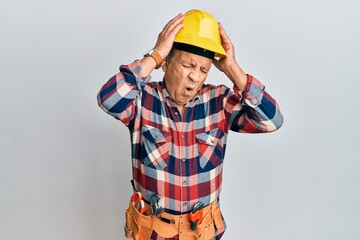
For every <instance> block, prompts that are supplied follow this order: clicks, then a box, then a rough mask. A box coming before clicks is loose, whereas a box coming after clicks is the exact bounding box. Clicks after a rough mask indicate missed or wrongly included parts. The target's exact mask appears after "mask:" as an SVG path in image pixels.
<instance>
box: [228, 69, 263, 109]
mask: <svg viewBox="0 0 360 240" xmlns="http://www.w3.org/2000/svg"><path fill="white" fill-rule="evenodd" d="M264 90H265V86H264V84H262V83H261V82H260V81H259V80H257V79H256V78H255V77H254V76H252V75H249V74H247V83H246V87H245V90H244V91H241V90H239V89H238V88H237V87H236V86H234V91H235V92H236V93H238V94H239V95H240V96H242V99H241V103H244V101H245V103H248V104H249V105H257V104H258V103H259V100H261V97H262V94H263V92H264Z"/></svg>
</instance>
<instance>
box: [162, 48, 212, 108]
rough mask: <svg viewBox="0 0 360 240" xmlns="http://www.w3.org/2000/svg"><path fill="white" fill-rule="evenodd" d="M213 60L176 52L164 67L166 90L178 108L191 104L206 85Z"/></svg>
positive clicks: (179, 51)
mask: <svg viewBox="0 0 360 240" xmlns="http://www.w3.org/2000/svg"><path fill="white" fill-rule="evenodd" d="M211 63H212V60H211V59H209V58H206V57H203V56H199V55H196V54H192V53H189V52H185V51H181V50H174V56H173V58H172V59H171V60H170V61H167V62H166V63H165V64H164V65H163V70H164V72H165V76H164V78H165V84H166V89H167V91H168V92H169V94H170V96H171V97H172V99H173V100H174V101H175V103H176V105H177V106H183V105H185V104H186V103H187V102H189V101H190V100H191V99H192V98H193V97H194V96H195V95H196V93H197V92H198V91H199V89H200V88H201V87H202V85H203V84H204V82H205V80H206V78H207V76H208V73H209V70H210V67H211Z"/></svg>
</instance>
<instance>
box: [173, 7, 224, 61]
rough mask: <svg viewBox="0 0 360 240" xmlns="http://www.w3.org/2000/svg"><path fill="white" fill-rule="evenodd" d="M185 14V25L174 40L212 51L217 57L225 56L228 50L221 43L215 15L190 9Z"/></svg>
mask: <svg viewBox="0 0 360 240" xmlns="http://www.w3.org/2000/svg"><path fill="white" fill-rule="evenodd" d="M184 15H185V18H184V20H183V23H184V24H185V26H184V27H183V28H182V29H181V30H180V31H179V32H178V34H177V35H176V37H175V39H174V42H179V43H185V44H189V45H193V46H196V47H199V48H203V49H205V50H209V51H212V52H214V53H215V56H216V57H225V56H226V52H225V50H224V48H223V47H222V45H221V39H220V33H219V26H218V22H217V21H216V19H215V18H214V16H213V15H211V14H210V13H208V12H205V11H202V10H190V11H188V12H186V13H185V14H184Z"/></svg>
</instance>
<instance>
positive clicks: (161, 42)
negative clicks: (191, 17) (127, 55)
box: [141, 13, 185, 77]
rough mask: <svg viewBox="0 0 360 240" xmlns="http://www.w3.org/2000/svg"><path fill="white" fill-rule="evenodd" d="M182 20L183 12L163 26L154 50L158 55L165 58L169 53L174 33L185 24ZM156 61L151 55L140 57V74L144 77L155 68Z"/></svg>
mask: <svg viewBox="0 0 360 240" xmlns="http://www.w3.org/2000/svg"><path fill="white" fill-rule="evenodd" d="M182 20H184V14H182V13H179V14H178V15H177V16H176V17H174V18H173V19H171V20H170V21H169V22H168V23H167V24H166V25H165V27H164V28H163V30H162V31H161V32H160V33H159V35H158V38H157V41H156V44H155V50H156V51H157V52H158V53H159V54H160V56H161V57H162V58H163V59H165V58H166V56H167V55H168V54H169V52H170V50H171V48H172V45H173V43H174V39H175V36H176V34H177V33H178V32H179V31H180V29H181V28H183V27H184V26H185V25H184V23H182ZM155 67H156V62H155V60H154V59H152V58H151V57H145V58H143V59H141V68H142V75H143V76H144V77H146V76H148V75H150V73H151V72H152V71H153V70H154V69H155Z"/></svg>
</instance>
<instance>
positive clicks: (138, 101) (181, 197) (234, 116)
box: [98, 61, 283, 214]
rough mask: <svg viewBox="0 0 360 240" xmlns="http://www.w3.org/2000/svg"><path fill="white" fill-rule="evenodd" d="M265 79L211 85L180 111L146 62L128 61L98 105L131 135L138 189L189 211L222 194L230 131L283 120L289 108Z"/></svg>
mask: <svg viewBox="0 0 360 240" xmlns="http://www.w3.org/2000/svg"><path fill="white" fill-rule="evenodd" d="M264 89H265V88H264V85H263V84H262V83H260V82H259V81H258V80H256V79H255V78H254V77H253V76H251V75H248V83H247V86H246V90H245V91H240V90H239V89H237V88H236V87H235V86H234V88H233V90H231V89H230V88H228V87H226V86H224V85H220V86H214V85H207V84H204V85H203V86H202V88H201V89H200V90H199V91H198V93H197V94H196V95H195V97H194V98H193V99H192V100H190V101H189V102H188V103H187V104H186V105H185V106H184V108H183V112H182V113H180V112H179V111H178V109H177V107H176V104H175V102H174V101H173V100H172V98H171V96H170V95H169V93H168V91H167V90H166V88H165V86H164V82H150V76H149V77H146V78H144V77H143V76H142V71H141V66H140V62H139V61H135V62H133V63H132V64H129V65H123V66H121V67H120V73H118V74H116V75H115V76H113V77H112V78H111V79H110V80H109V81H108V82H107V83H106V84H105V85H104V86H103V87H102V88H101V90H100V92H99V93H98V104H99V106H100V107H101V108H102V109H103V110H104V111H105V112H107V113H108V114H110V115H111V116H113V117H115V118H116V119H119V120H120V121H121V122H123V123H124V124H125V125H126V126H127V127H128V129H129V131H130V135H131V150H132V168H133V179H134V183H135V188H136V190H137V191H140V192H141V193H142V195H143V197H144V198H145V199H146V200H147V201H150V198H151V196H152V195H153V194H154V193H156V194H158V195H160V196H162V197H163V199H164V207H165V209H166V211H168V212H170V213H173V214H181V213H185V212H189V211H191V210H192V207H193V205H194V204H195V203H197V202H199V201H201V202H202V203H204V204H205V205H207V204H210V203H211V202H213V201H214V200H216V199H218V197H219V194H220V192H221V183H222V169H223V161H224V156H225V149H226V140H227V135H228V133H229V130H232V131H235V132H247V133H264V132H271V131H275V130H277V129H278V128H279V127H280V126H281V125H282V121H283V118H282V114H281V112H280V110H279V106H278V104H277V103H276V101H275V100H274V99H273V98H271V96H270V95H269V94H268V93H267V92H266V91H265V90H264Z"/></svg>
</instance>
